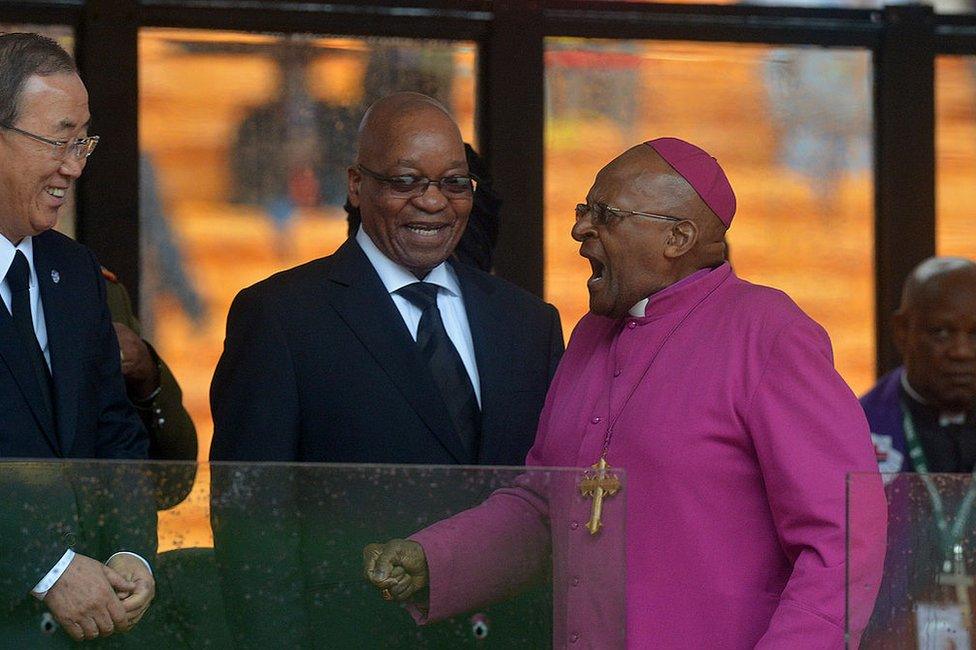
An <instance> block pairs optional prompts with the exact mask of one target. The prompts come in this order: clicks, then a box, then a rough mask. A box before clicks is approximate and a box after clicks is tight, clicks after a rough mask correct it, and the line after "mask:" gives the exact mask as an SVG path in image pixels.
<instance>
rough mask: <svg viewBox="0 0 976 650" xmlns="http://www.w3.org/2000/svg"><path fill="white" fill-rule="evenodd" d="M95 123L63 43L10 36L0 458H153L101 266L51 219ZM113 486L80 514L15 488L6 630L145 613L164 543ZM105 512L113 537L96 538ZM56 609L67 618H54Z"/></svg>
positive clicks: (1, 102) (1, 95)
mask: <svg viewBox="0 0 976 650" xmlns="http://www.w3.org/2000/svg"><path fill="white" fill-rule="evenodd" d="M89 122H90V115H89V111H88V92H87V91H86V89H85V85H84V84H83V83H82V81H81V79H80V78H79V76H78V73H77V71H76V69H75V65H74V62H73V61H72V60H71V57H70V56H69V55H68V54H67V53H66V52H65V51H64V50H63V49H62V48H61V47H60V46H59V45H58V44H57V43H55V42H54V41H51V40H50V39H47V38H44V37H42V36H38V35H37V34H0V278H2V282H0V298H2V303H3V305H2V307H0V404H2V405H3V407H2V409H0V460H9V459H12V458H51V459H65V458H96V459H116V458H125V459H143V458H145V457H146V453H147V447H148V441H147V438H146V431H145V429H144V427H143V425H142V423H141V422H140V420H139V417H138V415H137V414H136V412H135V410H134V409H133V408H132V405H131V404H130V402H129V400H128V398H127V397H126V393H125V386H124V383H123V379H122V371H121V367H120V357H119V346H118V342H117V340H116V335H115V330H114V329H113V327H112V323H111V320H110V317H109V311H108V307H107V305H106V290H105V284H104V281H103V279H102V274H101V268H100V266H99V264H98V262H97V261H96V260H95V256H94V254H93V253H92V252H91V251H90V250H88V249H87V248H85V247H84V246H81V245H80V244H78V243H76V242H74V241H72V240H71V239H69V238H68V237H66V236H64V235H62V234H61V233H58V232H56V231H54V230H53V228H54V226H55V225H56V224H57V222H58V217H59V216H60V213H61V211H62V210H63V208H64V204H65V200H66V195H67V193H68V191H69V190H70V189H71V187H72V185H73V184H74V183H75V181H76V180H77V179H78V177H79V176H81V173H82V171H84V168H85V164H86V162H87V159H88V156H89V155H91V153H92V151H93V150H94V148H95V145H96V144H97V143H98V137H97V136H90V135H88V125H89ZM41 471H43V468H39V469H38V472H41ZM137 482H138V481H137ZM27 485H30V483H29V482H28V483H27ZM117 487H119V488H120V489H119V490H118V492H117V493H114V494H113V495H112V499H111V502H110V503H108V500H106V501H107V503H106V504H104V506H105V507H106V508H107V509H106V510H103V511H100V512H99V515H100V516H101V517H102V520H101V521H100V522H96V521H94V520H89V519H91V518H86V517H83V516H82V515H81V514H80V513H81V512H82V511H83V509H84V508H85V507H90V506H84V505H80V504H83V503H84V502H85V501H86V499H85V497H83V496H80V495H75V494H74V493H73V489H72V487H71V485H69V484H68V482H67V480H66V479H61V480H60V481H55V482H52V483H51V484H50V485H47V486H46V489H45V490H44V491H43V494H42V495H41V496H40V497H30V496H28V495H30V494H33V491H32V490H31V489H29V488H26V487H24V486H14V487H12V488H9V489H7V490H6V491H5V492H4V505H3V507H2V508H0V557H2V558H3V560H2V562H0V603H2V604H3V605H2V607H0V611H2V613H0V638H3V640H4V642H5V644H7V645H11V646H18V647H36V646H37V645H40V644H41V643H42V639H41V638H40V635H41V634H42V633H44V634H51V635H54V636H55V637H56V638H55V639H52V641H53V642H55V643H61V644H65V645H66V644H67V643H68V642H69V639H68V638H67V636H70V637H71V638H73V639H76V640H81V639H94V638H96V637H105V636H108V635H110V634H112V633H114V632H120V631H127V630H129V629H130V628H131V627H133V625H135V623H136V622H138V621H139V619H140V618H141V617H142V615H143V614H144V613H145V611H146V608H147V607H148V606H149V603H150V602H151V601H152V599H153V596H154V594H155V582H154V580H153V577H152V574H151V572H150V570H149V565H148V564H147V563H146V561H145V560H144V559H142V558H143V557H151V556H152V555H154V553H155V544H154V542H153V541H152V537H153V536H154V534H155V527H154V523H155V512H154V510H153V509H152V502H151V500H150V499H149V498H147V499H145V500H141V499H140V497H139V495H140V494H142V493H141V492H140V490H139V489H138V486H136V485H131V484H128V483H127V484H126V485H125V486H117ZM21 488H23V489H26V490H27V491H26V492H25V493H23V494H22V493H20V492H19V491H18V490H20V489H21ZM145 496H147V497H148V496H149V495H148V493H146V494H145ZM35 500H40V501H42V502H44V503H46V504H48V505H47V506H46V507H45V509H44V510H43V513H44V514H38V513H33V511H28V510H26V509H24V507H25V506H27V504H29V503H31V502H32V501H35ZM113 511H114V512H115V513H116V514H113ZM118 513H124V514H118ZM45 515H49V516H45ZM25 517H26V518H25ZM123 520H124V523H123ZM136 522H138V525H136V526H135V527H133V524H135V523H136ZM96 526H98V527H102V528H103V529H104V539H106V540H108V539H112V545H111V546H109V545H108V544H102V543H100V542H99V541H97V540H98V539H99V538H100V537H102V535H103V533H101V532H100V531H99V530H96V529H95V527H96ZM129 551H138V552H139V553H140V556H137V555H134V554H133V553H131V552H129ZM45 610H47V611H49V612H50V614H46V612H45ZM51 615H53V620H54V621H55V622H56V623H54V624H53V625H52V624H51V623H50V622H49V623H48V624H47V625H46V627H45V626H44V625H43V623H44V621H45V620H46V619H45V618H44V617H45V616H47V617H48V619H47V620H49V619H50V616H51ZM66 635H67V636H66ZM58 639H60V642H59V641H58Z"/></svg>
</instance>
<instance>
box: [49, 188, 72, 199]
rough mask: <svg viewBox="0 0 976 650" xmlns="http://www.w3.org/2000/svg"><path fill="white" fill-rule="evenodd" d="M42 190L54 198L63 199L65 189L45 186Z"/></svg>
mask: <svg viewBox="0 0 976 650" xmlns="http://www.w3.org/2000/svg"><path fill="white" fill-rule="evenodd" d="M44 191H45V192H47V193H48V194H50V195H51V196H53V197H54V198H56V199H63V198H64V195H65V192H66V191H67V190H66V188H63V187H46V188H44Z"/></svg>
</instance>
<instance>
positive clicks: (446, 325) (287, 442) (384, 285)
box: [210, 92, 563, 646]
mask: <svg viewBox="0 0 976 650" xmlns="http://www.w3.org/2000/svg"><path fill="white" fill-rule="evenodd" d="M474 182H475V181H473V179H472V177H471V175H470V173H469V170H468V165H467V162H466V160H465V152H464V146H463V144H462V140H461V135H460V132H459V130H458V127H457V125H456V124H455V122H454V120H453V119H452V118H451V117H450V115H449V114H448V113H447V111H446V110H445V109H444V108H443V107H442V106H441V105H440V104H439V103H437V102H436V101H435V100H433V99H431V98H429V97H427V96H424V95H420V94H417V93H405V92H404V93H396V94H394V95H390V96H388V97H386V98H384V99H381V100H379V101H378V102H376V103H375V104H374V105H373V106H372V107H370V109H369V110H368V111H367V112H366V115H365V117H364V118H363V122H362V125H361V127H360V137H359V146H358V151H357V158H356V162H355V164H354V165H353V166H352V167H350V168H349V171H348V191H349V199H350V203H351V205H352V206H353V207H354V208H358V209H359V211H360V213H361V215H362V227H361V228H360V230H359V232H358V233H356V235H355V236H354V237H351V238H350V239H349V240H347V241H346V242H345V243H344V244H343V245H342V246H341V247H340V248H339V249H338V250H337V251H336V252H335V253H334V254H333V255H331V256H329V257H325V258H322V259H319V260H315V261H313V262H309V263H308V264H305V265H302V266H299V267H297V268H294V269H291V270H288V271H285V272H282V273H278V274H276V275H274V276H272V277H270V278H268V279H266V280H264V281H262V282H260V283H258V284H256V285H254V286H252V287H249V288H247V289H244V290H243V291H241V293H240V294H238V296H237V298H236V299H235V300H234V303H233V305H232V306H231V310H230V315H229V317H228V322H227V338H226V341H225V344H224V353H223V355H222V356H221V359H220V362H219V363H218V365H217V370H216V373H215V375H214V379H213V384H212V386H211V405H212V409H213V415H214V426H215V429H214V439H213V445H212V447H211V454H210V457H211V460H232V461H301V462H349V463H423V464H441V465H443V464H448V465H456V464H476V463H477V464H492V465H521V464H522V463H523V462H524V458H525V454H526V452H527V450H528V448H529V446H530V445H531V442H532V438H533V436H534V432H535V429H536V425H537V422H538V416H539V412H540V411H541V409H542V404H543V401H544V399H545V394H546V390H547V388H548V386H549V381H550V379H551V378H552V375H553V373H554V372H555V369H556V364H557V362H558V360H559V357H560V355H561V354H562V350H563V339H562V331H561V328H560V323H559V316H558V314H557V312H556V310H555V309H554V308H553V307H552V306H551V305H547V304H545V303H543V302H542V301H540V300H539V299H538V298H536V297H535V296H532V295H531V294H529V293H527V292H525V291H523V290H521V289H519V288H518V287H515V286H514V285H511V284H509V283H508V282H506V281H504V280H502V279H499V278H497V277H494V276H492V275H489V274H487V273H484V272H481V271H479V270H476V269H474V268H472V267H469V266H466V265H464V264H460V263H456V262H454V261H447V260H448V258H449V257H450V256H451V253H452V252H453V251H454V248H455V246H456V245H457V243H458V240H459V239H460V238H461V234H462V233H463V232H464V228H465V225H466V224H467V220H468V215H469V212H470V211H471V206H472V197H473V190H474ZM215 472H217V469H216V468H215ZM262 472H264V474H263V476H266V477H270V470H268V471H266V472H265V471H264V470H262ZM245 474H246V473H245ZM228 475H229V478H228V481H229V482H228V483H224V484H221V483H220V482H219V481H216V480H215V482H214V495H215V497H214V498H215V504H214V510H213V512H214V526H215V536H216V539H217V554H218V560H221V557H222V556H221V554H222V553H224V552H225V551H224V549H223V548H222V544H221V541H222V540H228V541H230V542H233V541H234V540H235V539H236V540H240V539H241V536H242V535H246V533H247V528H248V526H251V527H254V526H257V527H261V528H263V530H265V531H277V533H280V534H275V536H274V539H273V540H272V539H270V536H271V535H272V533H270V532H269V533H268V535H269V538H267V539H265V540H264V541H261V540H259V539H256V538H255V537H254V536H253V535H252V537H251V541H252V542H253V546H252V548H251V549H250V550H244V549H243V547H242V545H237V548H236V549H234V551H233V553H230V547H229V546H228V547H225V548H226V549H227V551H228V556H225V561H224V562H223V563H224V566H229V565H233V566H234V569H233V570H232V571H231V572H229V573H226V574H225V576H226V575H231V574H232V575H233V578H232V580H233V581H234V582H236V583H237V586H238V587H240V586H241V584H242V577H243V573H244V572H246V570H247V569H249V568H250V569H251V570H253V571H254V572H255V573H256V574H257V573H260V571H257V570H256V567H262V566H268V565H269V564H272V563H275V562H277V563H278V564H279V565H281V564H287V562H288V561H289V560H287V558H288V557H294V556H292V555H288V553H286V551H285V549H287V547H288V545H289V544H291V543H294V544H295V545H296V548H295V549H294V551H295V554H298V553H300V552H302V551H301V550H300V549H299V548H298V547H299V546H303V547H304V549H305V551H304V552H305V557H313V558H314V557H315V553H314V551H313V552H311V553H310V552H309V551H308V549H309V547H310V546H311V547H314V546H315V545H319V550H318V556H322V554H323V553H324V551H323V550H322V549H323V548H324V545H325V544H329V543H334V540H335V538H336V536H337V535H338V534H339V533H337V532H336V529H335V528H333V529H332V530H331V531H330V530H329V526H330V522H331V525H332V526H339V525H340V524H339V523H338V522H348V521H351V520H353V519H355V518H358V519H359V520H362V521H361V523H362V526H361V527H360V529H357V530H356V531H355V532H350V531H349V530H347V531H346V533H345V537H344V538H343V539H342V546H343V549H344V552H346V551H348V552H349V555H348V557H341V558H340V557H339V555H340V554H339V553H338V552H337V553H335V556H336V557H333V558H330V562H328V564H329V566H328V567H327V568H325V569H322V568H321V567H319V566H307V565H306V566H303V567H297V566H294V565H293V566H292V567H291V569H292V571H291V572H290V574H289V576H283V575H282V573H281V572H280V571H279V572H274V576H273V579H272V573H271V572H265V573H263V574H262V575H254V577H255V578H256V580H255V581H254V583H252V585H250V586H249V587H248V589H251V590H252V591H253V590H260V591H263V592H266V593H265V594H264V596H268V595H269V594H271V593H273V594H275V595H276V596H280V595H281V594H283V593H286V592H289V591H291V590H292V587H293V586H295V585H298V587H297V588H298V589H301V588H304V589H306V590H312V591H315V593H312V594H309V597H310V598H311V599H313V600H314V601H315V602H322V601H327V602H328V603H329V604H328V605H327V606H326V607H327V608H329V609H330V612H329V614H330V615H329V616H328V618H329V623H328V624H327V625H325V624H322V622H321V621H319V626H318V627H319V628H320V629H319V630H317V631H318V632H319V633H320V634H321V637H320V638H321V639H326V638H329V637H330V636H331V638H332V642H336V640H337V638H338V640H339V641H341V642H352V639H351V638H350V637H349V636H346V634H347V631H344V630H341V629H339V628H338V626H339V625H341V619H342V618H343V617H342V616H340V615H338V614H337V612H336V610H335V603H337V602H344V601H345V602H348V601H350V598H348V596H345V597H344V596H342V595H341V593H342V592H341V589H339V588H338V587H341V588H343V589H358V585H357V582H356V581H357V580H358V579H359V572H360V567H359V564H360V561H359V557H358V554H359V548H361V547H359V548H357V547H356V546H355V543H356V540H357V539H364V538H365V537H364V536H367V535H368V534H369V530H368V527H369V525H370V521H371V520H382V517H379V518H374V517H373V515H374V514H375V513H374V512H372V511H369V512H363V511H362V510H361V509H362V508H363V506H364V505H365V504H369V505H370V506H374V505H375V504H377V503H379V502H380V501H373V502H370V501H369V500H368V499H366V498H365V497H364V496H363V495H362V494H360V495H357V498H352V499H349V500H346V501H342V504H344V505H338V503H339V501H341V500H338V499H333V500H332V501H331V502H330V503H329V504H328V506H327V507H329V506H331V507H333V508H334V510H332V511H330V513H329V515H328V516H327V515H325V514H324V513H323V512H322V506H321V501H319V502H318V503H319V505H317V506H316V504H315V503H314V497H319V498H321V496H322V495H323V494H329V493H330V491H329V490H327V489H325V488H323V489H316V488H315V487H314V486H313V485H310V484H309V483H308V482H307V481H298V480H297V479H296V482H301V483H302V485H301V486H299V491H300V493H301V496H299V497H297V499H298V504H299V505H292V506H291V509H292V510H293V511H294V512H301V513H302V514H303V515H304V516H305V518H306V523H305V524H302V526H303V528H302V534H301V535H287V534H283V533H284V532H287V531H290V530H291V529H290V527H289V526H279V525H275V524H270V523H269V522H268V521H267V520H264V522H263V524H264V525H263V526H262V519H261V517H259V516H258V515H256V514H255V518H254V519H253V520H251V521H250V522H248V521H247V515H248V513H247V512H246V507H245V506H244V505H243V504H242V503H241V502H240V501H239V499H238V500H236V501H235V500H234V499H230V498H225V495H231V496H234V497H235V498H237V497H240V496H241V495H258V494H260V495H262V496H261V503H263V504H268V503H272V502H275V501H274V500H275V499H277V498H279V497H280V498H287V497H281V494H275V493H274V491H273V490H269V489H268V488H269V487H270V486H269V485H268V483H269V482H274V483H276V484H278V487H277V488H276V489H280V490H282V491H285V490H286V488H284V487H283V486H281V485H280V484H281V483H283V481H282V480H280V478H281V477H278V478H276V479H274V480H272V479H271V478H265V479H264V483H262V484H260V485H258V483H261V479H258V478H256V477H255V479H254V480H253V481H251V482H250V484H248V485H246V487H247V488H248V489H245V483H247V481H246V479H244V478H242V475H241V474H237V475H236V476H234V475H233V473H232V472H229V473H228ZM322 475H323V476H325V474H324V473H323V474H322ZM378 489H379V488H378ZM331 493H334V490H331ZM472 498H474V497H472ZM388 500H389V499H388V498H387V501H388ZM231 503H232V508H231V509H234V508H240V510H238V511H237V514H238V515H243V518H240V517H235V516H233V515H232V514H229V511H228V509H227V508H226V507H225V506H227V505H228V504H231ZM401 505H402V504H401ZM257 507H258V506H256V508H257ZM376 507H380V506H376ZM343 508H344V509H343ZM357 508H358V509H359V510H358V511H357ZM277 510H278V511H284V512H287V511H288V510H289V507H281V508H278V509H277ZM254 512H255V513H256V512H257V510H256V509H255V510H254ZM267 513H268V509H267V506H265V509H264V513H263V514H264V515H266V514H267ZM364 515H365V516H364ZM320 519H321V520H323V521H322V523H321V525H316V524H315V521H317V520H320ZM310 529H317V530H316V531H315V532H309V531H310ZM252 532H253V530H252ZM300 538H301V539H303V540H304V541H303V542H300V541H297V540H299V539H300ZM309 540H316V541H315V542H313V543H312V544H310V543H309ZM271 552H274V553H280V554H281V555H280V557H278V556H277V555H276V556H275V557H276V558H278V559H277V560H274V559H272V557H271V556H270V555H268V554H269V553H271ZM229 555H234V559H233V560H227V557H229ZM320 569H321V570H320ZM262 576H263V578H262ZM262 579H263V580H264V584H263V586H261V585H260V583H261V582H262ZM275 581H277V586H276V584H275ZM310 583H315V584H316V585H317V586H316V588H314V589H312V588H310V587H309V585H310ZM226 584H227V583H225V586H226ZM350 584H351V585H355V586H353V587H349V586H348V585H350ZM330 590H331V591H330ZM333 591H334V592H335V595H336V598H335V599H334V600H329V599H330V597H331V596H330V594H331V593H332V592H333ZM255 593H256V592H253V593H252V594H251V595H252V598H251V602H255V603H256V604H263V603H264V602H265V601H264V600H263V599H262V598H256V597H254V596H255ZM372 598H375V595H374V596H372ZM240 602H241V601H240V600H238V603H237V605H238V606H232V607H231V609H232V610H234V611H232V612H229V614H230V615H231V616H232V618H234V617H236V618H237V621H236V622H234V625H235V626H239V625H248V626H249V630H248V632H247V633H246V634H241V635H240V636H239V637H238V642H240V643H252V644H254V645H255V646H258V645H260V643H261V642H262V640H264V637H262V632H267V633H268V636H267V641H268V642H281V640H282V638H284V637H282V636H281V635H282V634H286V635H287V634H288V633H290V632H291V631H293V630H301V629H302V627H303V625H304V624H303V623H302V621H301V620H300V619H301V615H300V612H302V611H305V608H303V607H301V606H295V607H293V608H289V607H287V606H283V604H282V602H281V601H280V600H279V601H278V602H277V605H276V612H277V613H282V612H290V613H291V614H294V616H293V617H292V618H291V620H289V621H287V622H286V621H285V620H283V619H279V620H278V621H277V623H276V625H274V626H268V627H266V628H265V629H264V630H263V631H262V630H261V629H257V627H256V625H257V623H256V622H259V621H260V620H261V619H262V618H263V613H264V611H263V610H261V609H256V610H255V611H254V612H251V613H250V614H245V613H244V612H243V611H242V610H241V608H240V607H239V605H240ZM235 612H236V613H235ZM357 613H361V612H359V610H356V611H354V612H353V613H352V615H353V616H356V618H355V619H353V620H358V621H360V622H362V621H364V620H366V618H367V617H364V616H358V615H357ZM289 615H290V614H289ZM322 628H324V629H322ZM348 633H349V634H350V635H352V634H359V635H360V636H359V639H360V642H362V640H363V639H365V638H369V634H370V633H369V632H367V631H365V630H364V629H363V628H362V627H360V628H359V629H358V630H356V629H352V630H348ZM297 634H298V638H300V639H302V638H304V637H302V632H298V633H297ZM296 642H299V643H300V642H302V641H296ZM305 642H307V641H305ZM405 642H408V641H405ZM286 643H287V642H286ZM321 643H322V644H325V643H326V641H324V640H323V641H322V642H321ZM353 645H355V643H354V642H353Z"/></svg>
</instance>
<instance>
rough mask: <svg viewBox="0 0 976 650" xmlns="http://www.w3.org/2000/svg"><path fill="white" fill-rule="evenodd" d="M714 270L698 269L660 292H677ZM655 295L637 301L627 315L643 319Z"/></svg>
mask: <svg viewBox="0 0 976 650" xmlns="http://www.w3.org/2000/svg"><path fill="white" fill-rule="evenodd" d="M714 270H715V269H713V268H704V269H698V270H697V271H695V272H694V273H692V274H691V275H688V276H685V277H683V278H681V279H680V280H678V281H677V282H675V283H674V284H670V285H668V286H666V287H664V288H663V289H661V291H677V290H678V289H680V288H681V287H682V286H684V285H686V284H691V283H692V282H694V281H695V280H697V279H699V278H703V277H705V276H706V275H708V274H709V273H711V272H712V271H714ZM661 291H659V292H658V293H661ZM656 295H658V294H656V293H655V294H651V295H650V296H648V297H647V298H644V299H643V300H641V301H639V302H638V303H637V304H636V305H634V306H633V307H631V308H630V312H628V313H629V314H630V315H631V316H634V317H635V318H643V317H644V316H645V314H646V313H647V303H649V302H650V301H651V298H653V297H654V296H656Z"/></svg>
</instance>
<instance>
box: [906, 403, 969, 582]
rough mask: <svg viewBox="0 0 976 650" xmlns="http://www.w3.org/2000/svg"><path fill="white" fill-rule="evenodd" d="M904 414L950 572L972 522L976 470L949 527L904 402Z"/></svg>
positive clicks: (908, 439)
mask: <svg viewBox="0 0 976 650" xmlns="http://www.w3.org/2000/svg"><path fill="white" fill-rule="evenodd" d="M901 413H902V420H901V421H902V427H903V428H904V429H905V443H906V444H907V445H908V455H909V456H910V457H911V459H912V463H913V464H914V465H915V471H916V472H917V473H918V474H919V475H920V476H921V478H922V481H923V482H924V483H925V489H926V490H928V493H929V498H930V499H931V500H932V510H933V514H934V515H935V525H936V526H937V527H938V529H939V537H941V538H942V548H943V549H944V550H945V556H944V557H945V558H946V559H945V562H944V564H943V571H945V572H946V573H949V572H951V571H952V560H951V559H950V558H952V557H954V554H955V552H956V547H957V546H960V542H961V541H962V534H963V529H964V528H965V527H966V522H967V521H969V515H970V514H971V513H972V510H973V502H974V501H976V469H974V470H973V473H972V474H971V475H970V477H971V480H970V483H969V489H968V490H967V491H966V496H965V497H963V500H962V503H960V504H959V510H958V511H957V512H956V517H955V519H954V520H953V522H952V526H951V527H950V526H949V520H948V519H947V518H946V514H945V504H944V503H943V502H942V495H941V494H939V489H938V488H937V487H936V485H935V482H934V481H933V480H932V477H931V476H929V464H928V461H927V460H926V458H925V451H924V450H923V449H922V443H921V442H919V439H918V435H916V432H915V423H914V422H913V421H912V416H911V414H910V413H909V411H908V407H907V406H905V403H904V402H902V404H901Z"/></svg>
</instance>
